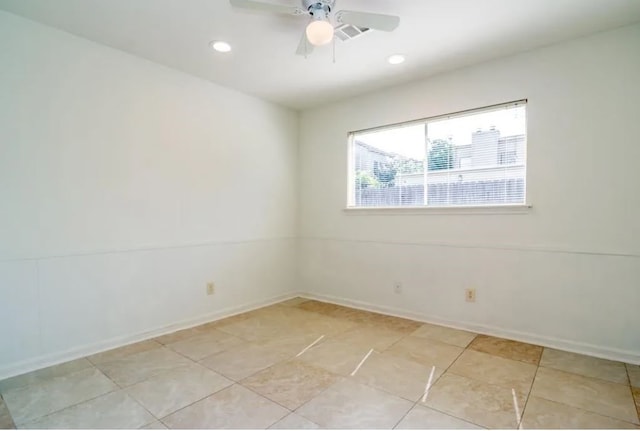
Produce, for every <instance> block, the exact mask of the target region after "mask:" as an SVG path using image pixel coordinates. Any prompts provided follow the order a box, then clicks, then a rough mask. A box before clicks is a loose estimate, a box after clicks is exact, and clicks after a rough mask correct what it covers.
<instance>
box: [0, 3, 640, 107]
mask: <svg viewBox="0 0 640 431" xmlns="http://www.w3.org/2000/svg"><path fill="white" fill-rule="evenodd" d="M264 1H268V2H271V3H279V4H287V5H296V6H298V5H299V4H300V2H299V1H298V0H264ZM0 8H2V9H5V10H7V11H9V12H13V13H16V14H18V15H22V16H24V17H27V18H29V19H32V20H35V21H39V22H42V23H45V24H48V25H51V26H53V27H57V28H59V29H62V30H65V31H68V32H70V33H73V34H76V35H79V36H83V37H86V38H88V39H91V40H94V41H96V42H99V43H102V44H104V45H108V46H111V47H114V48H117V49H120V50H123V51H126V52H129V53H131V54H134V55H137V56H139V57H143V58H146V59H148V60H151V61H154V62H157V63H160V64H164V65H167V66H170V67H173V68H175V69H179V70H182V71H184V72H187V73H190V74H192V75H195V76H199V77H201V78H204V79H208V80H210V81H213V82H216V83H218V84H222V85H224V86H227V87H232V88H235V89H238V90H240V91H243V92H246V93H249V94H253V95H255V96H258V97H261V98H264V99H267V100H270V101H273V102H276V103H279V104H282V105H285V106H288V107H291V108H295V109H303V108H308V107H312V106H317V105H319V104H323V103H326V102H330V101H333V100H338V99H341V98H344V97H348V96H353V95H356V94H360V93H364V92H368V91H371V90H374V89H377V88H381V87H387V86H391V85H394V84H399V83H402V82H407V81H410V80H413V79H416V78H420V77H425V76H429V75H433V74H435V73H438V72H442V71H445V70H451V69H455V68H458V67H461V66H464V65H468V64H472V63H478V62H481V61H485V60H488V59H491V58H496V57H500V56H504V55H509V54H513V53H516V52H520V51H525V50H528V49H532V48H535V47H539V46H543V45H548V44H551V43H555V42H558V41H561V40H566V39H571V38H574V37H578V36H582V35H586V34H590V33H596V32H599V31H603V30H607V29H612V28H615V27H620V26H623V25H627V24H631V23H635V22H638V21H640V0H337V4H336V9H337V10H340V9H350V10H363V11H369V12H378V13H388V14H393V15H398V16H400V18H401V20H400V27H399V28H398V29H397V30H396V31H395V32H393V33H384V32H370V33H369V34H366V35H364V36H362V37H361V38H358V39H354V40H351V41H349V42H346V43H343V42H340V41H338V42H337V43H336V63H335V64H334V63H333V62H332V55H331V54H332V49H331V47H330V46H328V47H321V48H318V49H316V51H315V52H314V53H313V55H312V56H310V57H309V58H308V59H305V58H304V57H299V56H295V55H294V52H295V49H296V47H297V44H298V41H299V39H300V35H301V34H302V31H303V29H304V27H305V24H306V21H305V18H301V17H294V16H273V15H266V14H263V13H251V12H246V11H241V10H234V9H232V8H231V6H230V5H229V2H228V1H227V0H0ZM214 39H223V40H226V41H228V42H229V43H231V45H232V46H233V52H232V53H231V54H226V55H221V54H217V53H215V52H213V51H211V50H210V48H209V47H208V44H209V42H210V41H211V40H214ZM394 53H403V54H406V56H407V62H406V63H404V64H402V65H400V66H391V65H389V64H387V63H386V58H387V57H388V56H389V55H391V54H394Z"/></svg>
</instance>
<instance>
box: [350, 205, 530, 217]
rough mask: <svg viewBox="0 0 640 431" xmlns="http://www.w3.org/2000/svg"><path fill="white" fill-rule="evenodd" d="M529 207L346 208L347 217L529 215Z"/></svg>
mask: <svg viewBox="0 0 640 431" xmlns="http://www.w3.org/2000/svg"><path fill="white" fill-rule="evenodd" d="M532 208H533V207H532V206H531V205H527V204H523V205H483V206H471V205H469V206H456V207H426V206H420V207H347V208H344V209H343V211H344V213H345V214H347V215H483V214H529V213H530V212H531V209H532Z"/></svg>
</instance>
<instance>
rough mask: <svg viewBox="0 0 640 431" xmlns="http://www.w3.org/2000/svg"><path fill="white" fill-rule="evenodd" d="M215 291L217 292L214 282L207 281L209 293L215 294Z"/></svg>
mask: <svg viewBox="0 0 640 431" xmlns="http://www.w3.org/2000/svg"><path fill="white" fill-rule="evenodd" d="M214 292H215V286H214V284H213V282H209V283H207V295H213V293H214Z"/></svg>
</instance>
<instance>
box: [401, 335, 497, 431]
mask: <svg viewBox="0 0 640 431" xmlns="http://www.w3.org/2000/svg"><path fill="white" fill-rule="evenodd" d="M414 332H415V331H414ZM476 336H477V335H476ZM473 340H475V337H474V338H473ZM473 340H471V341H469V344H467V347H465V348H463V349H462V351H461V352H460V353H459V354H458V356H456V358H455V359H454V360H453V361H451V363H450V364H449V366H447V367H446V368H445V369H444V371H443V372H442V374H440V375H439V376H438V377H437V378H436V381H435V382H433V383H432V385H431V387H433V386H435V385H436V383H438V382H439V381H440V379H441V378H442V376H444V375H445V374H446V373H447V371H449V368H451V366H452V365H453V364H455V363H456V361H457V360H458V359H460V356H462V354H463V353H464V352H466V351H467V350H468V349H469V346H470V345H471V343H472V342H473ZM456 347H460V346H456ZM434 366H435V365H434ZM420 401H421V398H418V399H417V400H416V401H414V403H413V406H411V408H410V409H409V410H407V412H406V413H405V414H404V415H402V417H401V418H400V420H399V421H398V422H396V424H395V425H394V426H393V427H392V428H393V429H396V427H397V426H398V425H400V422H402V421H403V420H404V418H406V417H407V415H408V414H409V412H410V411H412V410H413V409H415V408H416V406H417V405H420ZM423 407H426V408H430V409H432V407H428V406H426V405H424V406H423ZM433 410H436V411H439V412H441V413H444V414H446V415H447V416H450V417H452V418H456V419H459V420H462V421H465V422H467V423H470V424H473V425H476V426H479V427H481V428H484V427H483V426H482V425H479V424H476V423H474V422H469V421H468V420H466V419H462V418H459V417H457V416H453V415H451V414H449V413H446V412H442V411H440V410H438V409H433Z"/></svg>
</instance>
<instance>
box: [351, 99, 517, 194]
mask: <svg viewBox="0 0 640 431" xmlns="http://www.w3.org/2000/svg"><path fill="white" fill-rule="evenodd" d="M349 142H350V150H351V151H350V162H349V166H350V172H349V190H350V193H349V202H348V206H349V207H406V206H409V207H417V206H429V207H456V206H495V205H518V204H525V202H526V196H525V194H526V150H527V136H526V101H519V102H513V103H508V104H504V105H499V106H492V107H489V108H481V109H477V110H472V111H466V112H462V113H458V114H452V115H445V116H440V117H434V118H431V119H426V120H422V121H414V122H411V123H406V124H400V125H394V126H388V127H382V128H377V129H371V130H364V131H361V132H354V133H351V134H350V136H349Z"/></svg>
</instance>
